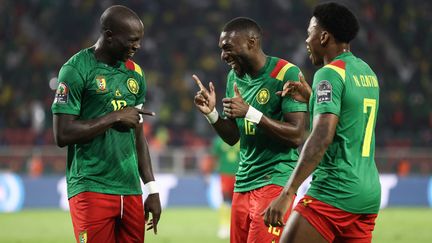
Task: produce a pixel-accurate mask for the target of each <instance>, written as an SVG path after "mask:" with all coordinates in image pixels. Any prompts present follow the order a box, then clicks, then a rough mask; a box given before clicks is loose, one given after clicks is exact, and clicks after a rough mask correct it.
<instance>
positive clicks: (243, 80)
mask: <svg viewBox="0 0 432 243" xmlns="http://www.w3.org/2000/svg"><path fill="white" fill-rule="evenodd" d="M299 72H300V69H299V68H298V67H297V66H295V65H293V64H291V63H289V62H287V61H285V60H283V59H280V58H276V57H267V61H266V64H265V66H264V67H263V68H262V69H261V70H260V72H259V75H257V77H255V78H252V77H250V76H249V75H248V74H245V75H244V76H243V77H238V76H237V75H236V73H235V72H234V71H233V70H231V72H230V73H229V74H228V80H227V90H226V96H227V97H233V96H234V88H233V87H234V83H237V87H238V89H239V91H240V94H241V95H242V97H243V99H244V100H245V102H247V103H248V104H249V105H251V106H253V107H254V108H256V109H257V110H259V111H261V112H262V113H263V114H264V115H265V116H267V117H269V118H271V119H274V120H278V121H283V115H284V114H286V113H290V112H305V111H307V106H306V104H304V103H300V102H297V101H295V100H293V99H292V98H291V97H288V96H286V97H281V96H278V95H276V94H275V93H276V92H277V91H281V90H282V89H283V85H284V84H285V83H286V82H287V81H288V80H291V81H298V74H299ZM236 123H237V126H238V128H239V131H240V163H239V169H238V171H237V174H236V184H235V190H234V191H235V192H246V191H251V190H254V189H257V188H260V187H263V186H266V185H270V184H274V185H279V186H284V185H285V184H286V182H287V180H288V178H289V176H290V175H291V172H292V170H293V169H294V167H295V165H296V162H297V159H298V151H297V149H296V148H291V147H289V146H288V145H287V144H284V143H282V142H280V141H278V140H277V139H275V138H274V137H272V136H271V135H268V134H267V133H266V132H265V131H264V130H262V129H260V128H259V127H258V126H256V124H254V123H252V122H250V121H247V120H246V119H244V118H237V119H236Z"/></svg>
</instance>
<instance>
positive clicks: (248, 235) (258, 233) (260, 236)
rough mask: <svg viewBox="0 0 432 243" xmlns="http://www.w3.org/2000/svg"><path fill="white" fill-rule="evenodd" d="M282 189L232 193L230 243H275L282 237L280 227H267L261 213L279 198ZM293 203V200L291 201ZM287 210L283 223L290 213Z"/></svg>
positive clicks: (259, 189)
mask: <svg viewBox="0 0 432 243" xmlns="http://www.w3.org/2000/svg"><path fill="white" fill-rule="evenodd" d="M282 189H283V187H281V186H277V185H268V186H264V187H261V188H258V189H255V190H252V191H249V192H234V198H233V204H232V208H231V233H230V234H231V237H230V238H231V243H262V242H268V243H277V242H279V240H280V236H281V235H282V229H283V228H282V227H272V226H270V227H268V226H266V225H265V224H264V218H263V215H262V213H263V212H264V210H266V209H267V207H268V206H269V205H270V203H271V202H272V201H273V200H274V199H275V198H276V197H278V196H279V194H280V193H281V191H282ZM293 201H294V200H293ZM291 209H292V205H291V207H290V208H289V209H288V210H287V213H286V214H285V217H284V223H285V222H286V221H287V219H288V216H289V214H290V212H291Z"/></svg>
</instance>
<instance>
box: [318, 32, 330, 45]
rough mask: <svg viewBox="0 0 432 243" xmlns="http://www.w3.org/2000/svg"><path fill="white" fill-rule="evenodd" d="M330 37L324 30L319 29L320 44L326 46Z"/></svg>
mask: <svg viewBox="0 0 432 243" xmlns="http://www.w3.org/2000/svg"><path fill="white" fill-rule="evenodd" d="M329 38H330V33H329V32H328V31H326V30H323V31H321V36H320V43H321V46H326V45H327V43H328V41H329Z"/></svg>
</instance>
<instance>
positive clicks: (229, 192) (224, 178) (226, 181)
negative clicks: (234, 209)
mask: <svg viewBox="0 0 432 243" xmlns="http://www.w3.org/2000/svg"><path fill="white" fill-rule="evenodd" d="M220 179H221V188H222V195H223V199H224V201H232V198H233V193H234V184H235V175H230V174H220Z"/></svg>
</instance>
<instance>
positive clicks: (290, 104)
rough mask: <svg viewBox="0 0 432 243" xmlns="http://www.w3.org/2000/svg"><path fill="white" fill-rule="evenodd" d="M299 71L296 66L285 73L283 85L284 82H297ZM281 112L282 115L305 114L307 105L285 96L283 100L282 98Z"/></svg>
mask: <svg viewBox="0 0 432 243" xmlns="http://www.w3.org/2000/svg"><path fill="white" fill-rule="evenodd" d="M299 73H300V69H299V68H298V67H297V66H293V67H291V68H290V69H288V71H287V72H286V73H285V76H284V84H285V83H286V82H299V77H298V75H299ZM282 111H283V113H290V112H302V111H304V112H306V111H307V104H306V103H301V102H298V101H296V100H294V99H293V98H291V96H289V95H287V96H285V97H284V98H282Z"/></svg>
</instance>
